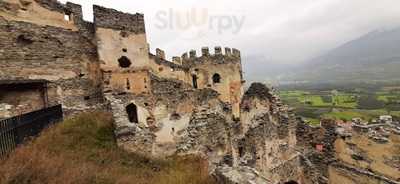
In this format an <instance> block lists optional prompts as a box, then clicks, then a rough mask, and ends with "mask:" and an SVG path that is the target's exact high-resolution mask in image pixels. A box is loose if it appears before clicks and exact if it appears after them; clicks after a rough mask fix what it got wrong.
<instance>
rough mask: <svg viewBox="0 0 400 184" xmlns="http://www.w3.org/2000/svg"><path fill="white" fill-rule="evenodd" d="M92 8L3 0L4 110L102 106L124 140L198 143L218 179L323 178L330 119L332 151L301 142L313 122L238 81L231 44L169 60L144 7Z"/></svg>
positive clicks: (137, 145) (2, 113) (140, 147)
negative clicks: (150, 35) (155, 45)
mask: <svg viewBox="0 0 400 184" xmlns="http://www.w3.org/2000/svg"><path fill="white" fill-rule="evenodd" d="M93 12H94V21H93V22H87V21H85V20H83V17H82V8H81V6H80V5H77V4H73V3H69V2H68V3H66V4H61V3H59V2H57V1H56V0H3V1H1V2H0V39H1V42H0V67H1V69H0V119H2V118H8V117H12V116H16V115H19V114H23V113H26V112H31V111H34V110H38V109H42V108H45V107H49V106H53V105H56V104H61V105H62V107H63V111H64V114H65V115H67V116H72V115H74V114H77V113H80V112H84V111H92V110H102V111H110V112H112V114H113V117H114V120H115V136H116V138H117V142H118V145H119V146H120V147H121V148H123V149H125V150H127V151H131V152H135V153H138V154H145V155H151V156H154V157H166V156H170V155H174V154H182V155H185V154H196V155H200V156H202V157H204V158H206V159H207V160H208V162H209V164H208V165H209V171H210V173H213V174H214V175H215V177H216V178H217V179H218V181H219V182H220V183H327V182H328V179H327V177H328V169H332V168H327V167H324V165H325V164H331V163H333V162H334V158H335V156H334V155H332V154H333V153H334V151H332V150H333V148H332V144H333V142H334V141H335V140H336V137H335V135H336V134H335V133H334V132H335V130H334V129H335V127H329V126H327V127H328V128H326V129H324V130H327V131H324V133H325V134H323V136H322V138H321V140H319V141H320V142H322V143H326V144H327V145H329V146H331V147H329V146H328V147H327V148H329V149H327V151H329V152H321V153H319V152H310V154H308V153H309V152H308V151H307V150H313V149H314V148H313V147H310V144H311V143H310V142H312V141H311V140H310V141H309V140H308V138H309V137H304V136H305V135H320V134H321V132H318V131H313V130H312V129H310V128H309V127H307V126H306V125H302V124H301V123H299V122H300V121H299V120H298V119H296V117H295V115H294V114H293V113H292V112H291V111H290V109H289V108H288V107H287V106H285V105H283V104H282V103H281V102H280V99H279V98H278V97H277V96H276V95H274V94H273V92H271V91H270V90H269V89H268V88H267V87H265V85H263V84H260V83H255V84H252V85H251V86H250V88H249V89H248V90H247V91H246V92H244V90H243V85H244V82H245V81H244V79H243V76H242V65H241V54H240V51H239V50H237V49H234V48H222V47H215V48H213V49H210V48H208V47H202V48H201V53H196V50H191V51H188V53H184V54H182V55H181V56H176V57H173V58H172V59H170V60H169V59H168V58H166V54H165V52H164V51H163V50H161V49H156V51H155V53H152V52H150V50H149V44H148V42H147V38H146V36H147V35H146V29H145V21H144V15H143V14H139V13H137V14H128V13H123V12H119V11H116V10H113V9H108V8H104V7H100V6H96V5H95V6H93ZM210 50H213V51H210ZM299 137H300V138H301V140H298V138H299ZM311 137H313V136H311ZM313 138H315V137H313ZM306 140H307V141H309V142H306ZM311 153H312V154H317V156H318V155H319V156H321V155H322V156H326V157H324V158H329V159H331V160H326V159H323V160H324V161H326V162H321V161H318V160H317V161H314V160H310V159H309V156H310V155H311V156H310V157H312V158H314V157H313V156H315V155H312V154H311ZM324 154H328V155H324ZM317 166H321V168H322V167H323V170H319V169H318V167H317ZM325 166H327V165H325ZM337 168H340V167H339V166H338V167H337ZM377 180H378V181H381V180H379V179H377ZM389 180H390V179H389ZM385 181H386V180H385ZM349 183H351V182H349Z"/></svg>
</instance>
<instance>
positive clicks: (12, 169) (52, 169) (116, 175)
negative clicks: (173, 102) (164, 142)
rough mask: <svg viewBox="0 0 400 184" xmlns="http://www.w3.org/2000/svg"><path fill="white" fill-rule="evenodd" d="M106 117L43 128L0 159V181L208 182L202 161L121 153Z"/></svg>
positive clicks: (42, 183)
mask: <svg viewBox="0 0 400 184" xmlns="http://www.w3.org/2000/svg"><path fill="white" fill-rule="evenodd" d="M110 117H111V116H110V115H109V114H105V113H91V114H83V115H80V116H79V117H76V118H74V119H70V120H66V121H64V122H62V123H59V124H58V125H56V126H54V127H51V128H49V129H48V130H45V131H44V132H43V133H42V135H40V136H39V137H38V138H36V139H34V140H33V141H31V142H29V143H27V144H26V145H25V146H22V147H20V148H18V149H17V150H16V151H15V152H13V153H12V154H11V155H10V156H9V157H8V158H7V159H3V160H2V161H0V183H2V184H28V183H29V184H46V183H48V184H50V183H51V184H53V183H57V184H70V183H79V184H80V183H99V184H108V183H110V184H114V183H120V184H124V183H134V184H180V183H181V184H189V183H190V184H203V183H204V184H207V183H212V180H211V178H210V177H209V176H208V173H207V170H206V167H205V165H206V164H205V162H204V161H203V160H201V159H200V158H196V157H184V158H182V157H173V158H167V159H163V160H161V159H160V160H155V159H150V158H146V157H144V156H139V155H135V154H131V153H127V152H125V151H123V150H121V149H119V148H118V147H117V145H116V143H115V140H114V134H113V126H112V120H111V118H110Z"/></svg>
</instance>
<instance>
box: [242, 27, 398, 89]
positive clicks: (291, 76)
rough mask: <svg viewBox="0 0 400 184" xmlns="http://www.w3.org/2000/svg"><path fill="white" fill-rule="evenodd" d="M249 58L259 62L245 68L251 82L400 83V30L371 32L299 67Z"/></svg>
mask: <svg viewBox="0 0 400 184" xmlns="http://www.w3.org/2000/svg"><path fill="white" fill-rule="evenodd" d="M247 59H248V60H249V61H254V62H255V61H257V63H258V65H257V66H253V65H252V63H249V64H248V65H246V67H247V68H246V71H248V72H249V73H248V74H247V77H248V78H250V80H269V81H279V82H287V83H290V82H293V83H294V82H296V83H299V82H302V83H326V82H369V81H392V80H400V72H399V70H400V28H396V29H392V30H380V31H373V32H370V33H368V34H366V35H363V36H361V37H359V38H357V39H355V40H352V41H349V42H347V43H345V44H343V45H340V46H338V47H337V48H335V49H332V50H330V51H328V52H326V53H324V54H322V55H320V56H318V57H315V58H313V59H310V60H308V61H306V62H303V63H302V64H300V65H297V66H292V65H287V64H286V65H285V64H279V62H272V61H269V60H267V59H265V58H260V57H258V58H247ZM260 60H262V62H259V61H260ZM259 63H262V64H261V65H262V66H260V64H259Z"/></svg>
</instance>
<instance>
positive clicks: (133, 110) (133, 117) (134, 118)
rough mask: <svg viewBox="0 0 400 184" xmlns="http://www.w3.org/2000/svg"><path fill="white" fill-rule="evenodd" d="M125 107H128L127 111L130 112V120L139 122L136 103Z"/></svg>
mask: <svg viewBox="0 0 400 184" xmlns="http://www.w3.org/2000/svg"><path fill="white" fill-rule="evenodd" d="M125 109H126V113H127V114H128V119H129V122H131V123H139V121H138V114H137V107H136V105H135V104H133V103H131V104H129V105H127V106H126V108H125Z"/></svg>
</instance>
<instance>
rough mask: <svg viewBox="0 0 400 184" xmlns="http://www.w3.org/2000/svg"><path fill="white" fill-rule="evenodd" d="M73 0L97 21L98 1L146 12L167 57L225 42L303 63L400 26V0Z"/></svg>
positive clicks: (153, 43) (152, 35)
mask: <svg viewBox="0 0 400 184" xmlns="http://www.w3.org/2000/svg"><path fill="white" fill-rule="evenodd" d="M70 1H71V2H74V3H78V4H81V5H82V6H83V9H84V16H85V17H84V18H85V19H86V20H92V19H93V16H92V4H98V5H102V6H105V7H109V8H114V9H117V10H120V11H123V12H129V13H136V12H139V13H144V14H145V21H146V29H147V30H146V31H147V39H148V42H149V43H150V47H151V49H152V52H154V50H155V48H162V49H164V50H165V51H166V52H167V57H172V56H174V55H179V56H180V55H181V54H182V53H183V52H185V51H189V50H190V49H197V50H198V52H200V48H201V47H202V46H212V47H213V46H216V45H220V46H229V47H236V48H238V49H240V50H241V51H242V55H244V56H245V57H251V56H253V57H254V56H262V57H265V58H268V59H269V60H274V61H277V62H278V61H279V62H284V63H297V62H300V61H303V60H306V59H309V58H311V57H315V56H317V55H319V54H322V53H323V52H326V51H327V50H329V49H332V48H334V47H337V46H339V45H340V44H343V43H345V42H347V41H350V40H352V39H355V38H357V37H360V36H362V35H363V34H366V33H368V32H370V31H374V30H377V29H378V30H380V29H391V28H394V27H399V26H400V0H246V1H245V0H235V1H232V0H201V1H200V0H183V1H182V0H174V1H172V0H157V1H155V0H146V1H144V0H140V1H139V0H70ZM61 2H63V3H65V2H66V1H65V0H61ZM188 14H189V16H188ZM188 23H189V24H188Z"/></svg>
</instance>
